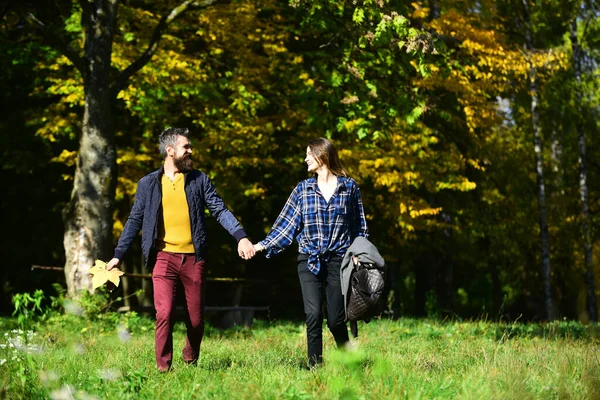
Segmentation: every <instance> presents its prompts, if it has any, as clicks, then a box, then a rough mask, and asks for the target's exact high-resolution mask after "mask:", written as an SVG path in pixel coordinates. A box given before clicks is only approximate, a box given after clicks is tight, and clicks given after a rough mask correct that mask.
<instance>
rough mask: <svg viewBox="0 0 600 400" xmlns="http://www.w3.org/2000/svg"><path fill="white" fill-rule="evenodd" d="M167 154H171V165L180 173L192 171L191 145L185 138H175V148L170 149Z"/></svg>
mask: <svg viewBox="0 0 600 400" xmlns="http://www.w3.org/2000/svg"><path fill="white" fill-rule="evenodd" d="M169 154H170V155H171V154H172V157H173V164H175V167H176V168H177V169H178V170H179V171H180V172H189V171H191V170H192V169H194V166H193V162H192V145H191V143H190V140H189V139H188V138H186V137H185V136H177V143H176V144H175V147H171V148H170V150H169Z"/></svg>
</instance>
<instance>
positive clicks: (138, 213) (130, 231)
mask: <svg viewBox="0 0 600 400" xmlns="http://www.w3.org/2000/svg"><path fill="white" fill-rule="evenodd" d="M147 191H148V187H147V183H146V180H144V178H142V179H140V181H139V182H138V185H137V189H136V191H135V199H134V201H133V207H132V208H131V212H130V213H129V217H128V218H127V222H125V226H124V227H123V232H122V233H121V237H120V238H119V242H118V243H117V247H116V248H115V254H114V257H115V258H118V259H119V260H122V259H123V257H124V256H125V253H127V250H129V247H131V244H132V243H133V241H134V240H135V238H136V237H137V235H138V234H139V233H140V229H142V224H143V222H144V210H145V209H146V194H147Z"/></svg>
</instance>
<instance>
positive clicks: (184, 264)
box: [152, 251, 205, 371]
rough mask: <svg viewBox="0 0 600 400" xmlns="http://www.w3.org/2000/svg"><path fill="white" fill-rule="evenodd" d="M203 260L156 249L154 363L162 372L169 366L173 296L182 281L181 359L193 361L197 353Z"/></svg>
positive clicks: (201, 320)
mask: <svg viewBox="0 0 600 400" xmlns="http://www.w3.org/2000/svg"><path fill="white" fill-rule="evenodd" d="M204 264H205V261H204V260H200V261H198V262H195V256H194V254H183V253H168V252H165V251H159V252H158V254H157V255H156V264H155V265H154V270H153V271H152V284H153V285H154V308H156V336H155V342H154V343H155V348H156V365H157V366H158V369H159V370H161V371H165V370H168V369H170V368H171V363H172V360H173V325H174V323H175V295H176V293H177V283H178V281H181V283H182V284H183V291H184V294H185V303H186V306H187V315H186V326H187V337H186V341H185V347H184V348H183V360H184V361H185V362H187V363H194V362H196V361H197V360H198V357H199V355H200V343H201V342H202V336H203V335H204Z"/></svg>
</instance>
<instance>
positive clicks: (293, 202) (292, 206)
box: [260, 186, 302, 258]
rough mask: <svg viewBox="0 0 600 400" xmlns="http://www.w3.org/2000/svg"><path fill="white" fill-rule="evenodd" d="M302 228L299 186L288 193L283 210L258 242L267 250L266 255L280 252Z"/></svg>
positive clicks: (269, 255)
mask: <svg viewBox="0 0 600 400" xmlns="http://www.w3.org/2000/svg"><path fill="white" fill-rule="evenodd" d="M301 230H302V211H301V207H300V196H299V186H297V187H296V188H295V189H294V191H293V192H292V193H291V194H290V197H289V198H288V200H287V201H286V202H285V205H284V206H283V210H281V212H280V213H279V216H278V217H277V219H276V220H275V223H274V224H273V227H272V228H271V230H270V231H269V233H268V235H267V237H266V238H265V240H263V241H261V242H260V244H261V245H262V246H263V247H264V248H265V249H266V250H267V253H266V257H267V258H269V257H271V256H273V255H276V254H279V253H281V252H282V251H283V250H285V249H286V248H287V247H288V246H290V245H291V244H292V242H293V241H294V238H295V237H296V236H298V234H299V233H300V231H301Z"/></svg>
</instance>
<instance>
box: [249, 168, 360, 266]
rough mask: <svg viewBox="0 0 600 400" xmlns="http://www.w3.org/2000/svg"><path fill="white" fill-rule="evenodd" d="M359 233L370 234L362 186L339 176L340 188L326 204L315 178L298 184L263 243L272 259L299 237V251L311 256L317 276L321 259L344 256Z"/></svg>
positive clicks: (309, 260) (310, 261)
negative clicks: (361, 191) (362, 197)
mask: <svg viewBox="0 0 600 400" xmlns="http://www.w3.org/2000/svg"><path fill="white" fill-rule="evenodd" d="M357 236H364V237H368V230H367V220H366V219H365V211H364V209H363V204H362V199H361V197H360V189H359V188H358V185H357V184H356V182H355V181H354V179H352V178H347V177H338V184H337V188H336V189H335V191H334V193H333V195H332V196H331V198H330V199H329V203H326V202H325V199H324V198H323V195H322V194H321V191H320V190H319V187H318V185H317V179H316V178H314V177H313V178H310V179H306V180H304V181H302V182H300V183H299V184H298V186H296V188H295V189H294V191H293V192H292V194H291V195H290V197H289V198H288V200H287V202H286V203H285V206H284V207H283V210H281V213H280V214H279V217H277V220H276V221H275V224H273V227H272V228H271V231H270V232H269V234H268V235H267V237H266V238H265V240H263V241H261V242H260V244H261V245H262V246H263V247H264V248H265V249H266V250H267V253H266V257H267V258H270V257H271V256H274V255H276V254H279V253H280V252H282V251H283V250H285V249H286V248H287V247H288V246H290V245H291V244H292V242H293V241H294V239H296V240H297V241H298V246H299V251H300V253H301V254H307V255H308V256H309V258H308V269H309V270H310V271H311V272H312V273H314V274H315V275H316V274H317V273H319V270H320V269H321V263H320V260H321V259H325V260H328V259H329V257H331V256H332V255H337V256H340V257H343V256H344V253H345V252H346V250H347V249H348V247H350V245H351V244H352V241H353V240H354V238H356V237H357Z"/></svg>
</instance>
